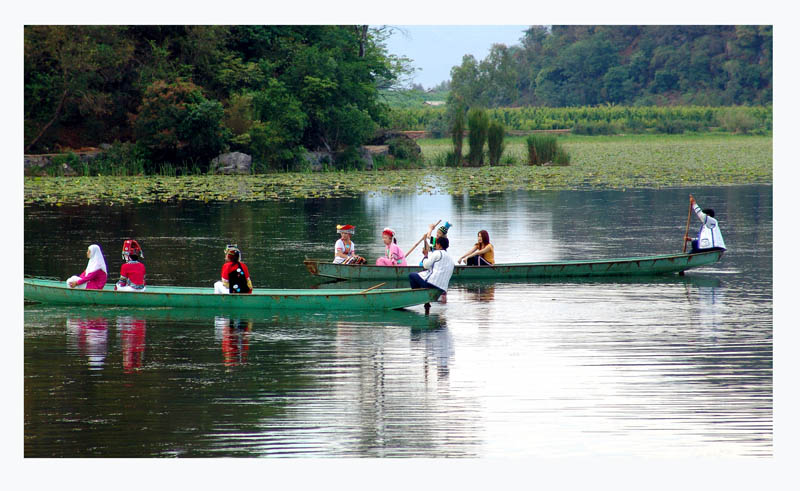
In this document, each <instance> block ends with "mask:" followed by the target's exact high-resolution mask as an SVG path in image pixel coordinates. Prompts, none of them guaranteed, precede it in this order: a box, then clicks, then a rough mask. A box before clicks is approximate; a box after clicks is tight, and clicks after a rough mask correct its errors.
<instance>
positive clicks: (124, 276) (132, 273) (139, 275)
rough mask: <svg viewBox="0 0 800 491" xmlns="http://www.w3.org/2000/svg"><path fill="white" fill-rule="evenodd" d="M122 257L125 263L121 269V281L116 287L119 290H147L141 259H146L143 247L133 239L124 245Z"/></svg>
mask: <svg viewBox="0 0 800 491" xmlns="http://www.w3.org/2000/svg"><path fill="white" fill-rule="evenodd" d="M122 259H123V261H125V263H124V264H123V265H122V268H121V269H120V270H119V281H118V282H117V284H116V285H115V286H114V289H115V290H117V291H119V292H143V291H144V290H145V281H144V275H145V267H144V264H142V263H141V262H140V261H139V259H144V253H143V252H142V248H141V247H139V243H138V242H136V241H135V240H133V239H128V240H126V241H125V243H124V244H123V245H122Z"/></svg>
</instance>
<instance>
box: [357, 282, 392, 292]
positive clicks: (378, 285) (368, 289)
mask: <svg viewBox="0 0 800 491" xmlns="http://www.w3.org/2000/svg"><path fill="white" fill-rule="evenodd" d="M385 284H386V282H385V281H384V282H383V283H378V284H377V285H375V286H371V287H369V288H367V289H366V290H361V291H360V292H358V293H367V292H368V291H370V290H374V289H376V288H380V287H382V286H383V285H385Z"/></svg>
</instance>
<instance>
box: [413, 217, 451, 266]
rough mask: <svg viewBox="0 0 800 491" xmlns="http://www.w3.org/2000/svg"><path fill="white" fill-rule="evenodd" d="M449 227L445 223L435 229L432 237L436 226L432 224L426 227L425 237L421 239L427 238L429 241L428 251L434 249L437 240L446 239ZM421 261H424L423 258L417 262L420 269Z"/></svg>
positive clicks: (447, 223) (448, 224)
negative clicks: (434, 231) (434, 233)
mask: <svg viewBox="0 0 800 491" xmlns="http://www.w3.org/2000/svg"><path fill="white" fill-rule="evenodd" d="M450 227H452V225H451V224H450V222H448V221H445V222H444V225H442V226H441V227H439V228H437V229H436V235H435V236H434V235H433V229H434V228H436V224H435V223H432V224H430V225H428V232H427V233H425V235H424V236H423V237H425V238H428V239H429V240H430V248H429V249H430V250H431V251H433V250H435V249H436V241H437V240H439V239H442V238H446V237H447V232H448V231H449V230H450ZM423 261H425V258H424V257H423V258H422V260H421V261H420V262H419V266H420V267H422V262H423Z"/></svg>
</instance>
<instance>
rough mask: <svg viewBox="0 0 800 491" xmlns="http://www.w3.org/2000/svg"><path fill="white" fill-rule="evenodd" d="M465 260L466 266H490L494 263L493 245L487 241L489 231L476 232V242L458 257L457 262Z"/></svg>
mask: <svg viewBox="0 0 800 491" xmlns="http://www.w3.org/2000/svg"><path fill="white" fill-rule="evenodd" d="M464 259H466V260H467V266H492V265H493V264H494V245H492V244H491V243H490V242H489V232H487V231H486V230H481V231H480V232H478V242H476V243H475V245H474V246H472V249H470V250H469V251H468V252H466V253H464V255H463V256H461V257H460V258H459V259H458V262H459V264H460V263H461V262H463V261H464Z"/></svg>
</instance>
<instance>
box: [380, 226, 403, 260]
mask: <svg viewBox="0 0 800 491" xmlns="http://www.w3.org/2000/svg"><path fill="white" fill-rule="evenodd" d="M383 243H384V244H385V245H386V255H385V256H384V257H379V258H378V260H377V261H376V262H375V265H376V266H408V263H406V256H405V254H403V250H402V249H400V246H398V245H397V238H396V237H395V233H394V230H392V229H390V228H388V227H387V228H385V229H383Z"/></svg>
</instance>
